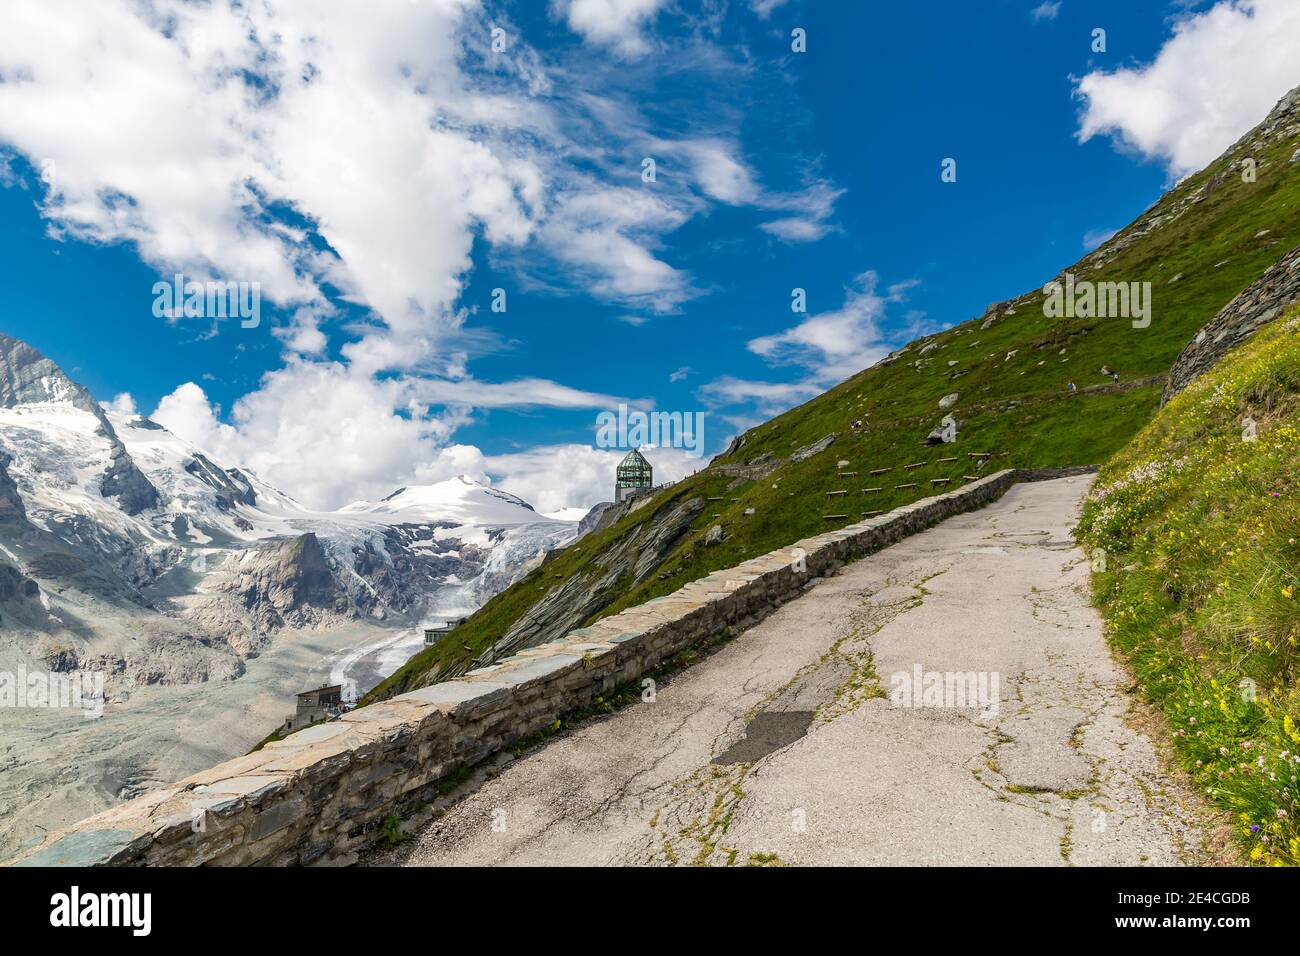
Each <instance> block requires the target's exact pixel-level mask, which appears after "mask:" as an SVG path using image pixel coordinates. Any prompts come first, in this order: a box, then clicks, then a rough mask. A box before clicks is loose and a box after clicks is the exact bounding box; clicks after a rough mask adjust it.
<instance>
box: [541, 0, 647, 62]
mask: <svg viewBox="0 0 1300 956" xmlns="http://www.w3.org/2000/svg"><path fill="white" fill-rule="evenodd" d="M666 3H667V0H554V7H555V9H557V10H558V11H560V12H561V13H562V15H563V16H564V17H565V19H566V20H567V22H568V24H569V28H570V29H571V30H573V31H574V32H575V33H579V34H581V35H582V37H583V39H585V40H586V41H587V42H589V43H597V44H601V45H604V46H609V47H613V48H614V49H616V50H617V51H619V52H620V53H622V54H624V55H625V56H637V55H640V54H642V53H645V52H646V51H647V50H648V49H649V48H650V45H649V43H648V42H647V41H646V39H645V37H644V36H643V34H642V30H643V28H644V27H645V26H646V25H647V24H648V23H649V22H650V21H651V20H652V19H654V17H655V16H656V15H657V14H658V13H659V11H660V9H662V8H663V6H664V5H665V4H666Z"/></svg>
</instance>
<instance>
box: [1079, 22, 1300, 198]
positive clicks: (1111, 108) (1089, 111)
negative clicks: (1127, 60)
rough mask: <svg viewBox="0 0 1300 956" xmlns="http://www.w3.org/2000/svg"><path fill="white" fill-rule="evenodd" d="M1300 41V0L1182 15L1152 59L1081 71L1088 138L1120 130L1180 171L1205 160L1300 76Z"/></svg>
mask: <svg viewBox="0 0 1300 956" xmlns="http://www.w3.org/2000/svg"><path fill="white" fill-rule="evenodd" d="M1297 50H1300V4H1297V3H1296V2H1295V0H1225V2H1221V3H1218V4H1216V5H1215V6H1214V7H1212V8H1211V9H1209V10H1206V11H1204V12H1201V13H1197V14H1193V15H1190V16H1187V17H1185V18H1183V19H1181V20H1180V21H1178V23H1177V24H1176V25H1175V28H1174V35H1173V37H1171V38H1170V39H1169V40H1168V41H1167V42H1166V43H1165V45H1164V46H1163V47H1162V48H1161V50H1160V52H1159V53H1158V54H1157V55H1156V58H1155V60H1154V61H1152V62H1151V63H1149V64H1147V65H1146V66H1143V67H1136V68H1125V69H1119V70H1115V71H1112V72H1104V71H1100V70H1098V71H1094V72H1092V73H1089V74H1087V75H1086V76H1084V77H1083V78H1082V79H1081V80H1079V81H1078V87H1077V93H1078V95H1079V96H1080V97H1081V98H1082V99H1083V100H1084V111H1083V115H1082V118H1081V120H1080V126H1079V133H1078V135H1079V139H1080V140H1081V141H1084V142H1086V141H1087V140H1089V139H1091V138H1092V137H1094V136H1099V135H1112V136H1114V137H1116V139H1118V140H1119V141H1120V142H1121V143H1123V144H1124V145H1125V146H1128V147H1130V148H1132V149H1134V150H1136V151H1138V152H1139V153H1141V154H1142V155H1144V156H1147V157H1150V158H1156V159H1159V160H1161V161H1162V162H1164V163H1165V164H1166V165H1167V166H1168V168H1169V170H1170V172H1171V173H1173V174H1174V175H1175V176H1182V175H1185V174H1187V173H1189V172H1193V171H1195V170H1198V169H1201V168H1202V167H1204V166H1206V165H1207V164H1209V163H1210V162H1212V161H1213V160H1214V159H1216V158H1217V157H1218V156H1219V155H1220V154H1221V153H1222V152H1223V151H1224V150H1225V149H1227V148H1228V147H1229V146H1231V145H1232V144H1233V143H1234V142H1236V140H1237V139H1239V138H1240V137H1241V136H1242V134H1244V133H1246V132H1247V131H1249V130H1250V129H1251V128H1253V127H1254V126H1255V125H1256V124H1258V123H1259V122H1260V120H1262V119H1263V118H1264V117H1265V116H1266V115H1267V114H1268V112H1269V110H1270V109H1271V108H1272V107H1273V106H1274V104H1276V102H1277V101H1278V100H1279V99H1281V98H1282V96H1284V95H1285V94H1286V93H1287V92H1288V91H1289V90H1291V89H1293V88H1294V87H1295V86H1296V85H1297V84H1300V59H1298V58H1297V57H1296V51H1297Z"/></svg>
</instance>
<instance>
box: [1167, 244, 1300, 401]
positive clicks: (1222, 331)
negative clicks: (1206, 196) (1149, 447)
mask: <svg viewBox="0 0 1300 956" xmlns="http://www.w3.org/2000/svg"><path fill="white" fill-rule="evenodd" d="M1296 303H1300V246H1297V247H1296V248H1294V249H1292V250H1291V251H1290V252H1289V253H1287V254H1286V255H1285V256H1284V257H1283V258H1282V259H1280V260H1279V261H1278V262H1277V264H1276V265H1274V266H1273V268H1271V269H1269V270H1268V271H1267V272H1265V273H1264V274H1263V275H1262V276H1260V277H1259V279H1258V280H1256V281H1255V282H1254V283H1253V284H1252V285H1251V286H1250V288H1248V289H1247V290H1246V291H1245V292H1243V293H1241V295H1239V296H1237V297H1236V298H1235V299H1233V300H1232V301H1231V302H1229V303H1228V304H1227V305H1226V306H1224V307H1223V309H1222V310H1220V312H1219V314H1218V315H1216V316H1215V317H1214V318H1213V319H1211V320H1210V321H1209V322H1208V323H1207V324H1206V325H1205V327H1204V328H1202V329H1201V331H1200V332H1198V333H1196V338H1194V339H1193V340H1192V341H1191V342H1190V343H1188V345H1187V347H1186V348H1184V349H1183V351H1182V352H1181V353H1179V355H1178V359H1177V361H1175V362H1174V367H1173V370H1172V371H1171V372H1170V373H1169V384H1168V385H1167V386H1166V387H1165V391H1164V394H1163V395H1162V396H1161V403H1162V404H1163V403H1164V402H1167V401H1169V399H1171V398H1173V397H1174V396H1175V395H1177V394H1178V393H1179V392H1181V391H1182V390H1183V389H1185V388H1186V387H1187V386H1188V385H1189V384H1190V383H1191V382H1192V380H1193V379H1195V378H1196V377H1197V376H1198V375H1200V374H1201V373H1202V372H1204V371H1206V370H1207V369H1209V368H1210V367H1211V366H1212V365H1214V363H1216V362H1217V361H1219V359H1221V358H1223V356H1224V355H1226V354H1227V353H1228V352H1230V351H1231V350H1232V349H1234V348H1236V347H1237V346H1238V345H1240V344H1241V343H1242V342H1244V341H1246V339H1248V338H1250V337H1251V336H1252V335H1254V334H1255V333H1256V332H1257V331H1258V330H1259V329H1260V328H1261V327H1262V326H1265V325H1267V324H1268V323H1269V322H1272V321H1273V320H1274V319H1278V318H1281V317H1282V316H1283V315H1284V314H1285V313H1286V312H1287V310H1288V309H1290V308H1291V307H1292V306H1294V305H1296Z"/></svg>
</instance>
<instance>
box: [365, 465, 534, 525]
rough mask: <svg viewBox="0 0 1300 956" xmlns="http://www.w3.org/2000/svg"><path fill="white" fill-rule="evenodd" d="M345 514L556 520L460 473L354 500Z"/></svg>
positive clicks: (483, 521)
mask: <svg viewBox="0 0 1300 956" xmlns="http://www.w3.org/2000/svg"><path fill="white" fill-rule="evenodd" d="M340 513H341V514H357V515H359V514H371V515H387V516H390V517H391V518H393V519H394V520H396V521H413V522H419V521H428V520H430V519H435V518H436V519H438V520H443V521H450V522H455V523H458V524H473V525H480V526H491V527H510V526H512V525H518V524H536V523H545V522H548V521H552V520H553V519H550V518H546V517H544V516H542V515H539V514H538V513H537V512H536V511H534V510H533V506H532V505H530V504H529V503H528V502H526V501H524V500H523V499H522V498H519V497H516V496H515V495H512V494H510V493H509V492H505V491H502V490H500V489H499V488H493V487H492V486H491V485H488V484H484V483H483V482H481V481H478V480H476V479H474V478H471V477H470V476H469V475H457V476H456V477H455V478H448V479H447V480H445V481H439V482H437V483H435V484H432V485H410V486H408V487H405V488H398V489H397V490H396V491H394V492H392V493H391V494H389V495H388V496H387V497H385V498H382V499H380V500H379V501H354V502H353V503H352V504H350V505H347V506H346V507H344V508H342V509H340Z"/></svg>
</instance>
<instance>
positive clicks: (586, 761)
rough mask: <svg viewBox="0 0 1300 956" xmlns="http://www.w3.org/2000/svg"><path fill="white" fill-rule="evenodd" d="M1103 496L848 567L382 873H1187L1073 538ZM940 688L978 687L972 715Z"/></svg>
mask: <svg viewBox="0 0 1300 956" xmlns="http://www.w3.org/2000/svg"><path fill="white" fill-rule="evenodd" d="M1088 482H1089V479H1087V478H1068V479H1061V480H1058V481H1051V482H1040V483H1036V484H1021V485H1018V486H1016V487H1015V488H1013V489H1012V490H1011V491H1010V492H1008V494H1007V495H1006V496H1005V497H1004V498H1003V499H1002V500H1001V501H1000V502H998V503H996V504H994V505H991V506H990V507H988V508H985V509H984V510H982V511H978V512H974V513H971V514H967V515H963V516H960V517H957V518H954V519H951V520H949V521H947V522H946V523H944V524H943V525H941V526H940V527H938V528H935V529H932V530H930V531H928V532H925V533H924V534H920V535H916V536H915V537H912V538H909V539H908V540H906V541H904V542H902V543H900V544H898V545H895V546H894V547H892V548H889V549H887V550H886V551H883V552H880V553H879V554H876V555H873V556H871V557H869V558H866V559H864V560H862V561H859V562H857V563H856V564H853V565H851V566H849V567H848V568H845V569H844V570H843V571H842V572H841V573H840V574H838V575H836V576H834V577H832V578H830V579H828V580H826V581H823V582H821V583H820V584H819V585H817V586H816V587H815V588H813V589H812V590H810V591H809V592H808V593H807V594H806V595H805V596H804V597H802V598H800V599H799V600H797V601H794V602H791V603H790V604H787V605H785V606H784V607H783V608H781V609H780V610H779V611H777V612H776V613H775V614H773V615H772V616H771V617H769V618H768V619H767V620H766V621H764V622H763V623H762V624H760V625H758V626H756V627H754V628H752V629H750V630H749V631H747V632H745V633H744V634H742V635H740V636H739V637H738V638H737V639H735V640H733V641H732V642H730V643H728V644H727V645H726V646H724V647H723V648H722V649H721V650H719V651H718V652H717V653H715V654H713V655H711V656H710V657H708V658H707V659H706V660H704V661H702V662H701V663H698V664H696V665H695V666H693V667H691V668H689V669H688V670H686V671H684V672H682V673H681V674H679V675H678V676H676V677H675V678H673V679H672V680H671V681H670V682H668V683H666V684H665V685H664V686H662V687H660V688H658V689H657V692H656V694H655V695H654V699H653V701H650V702H644V703H641V704H637V705H634V706H632V707H629V708H627V709H626V710H623V711H620V712H619V713H617V714H615V715H613V716H611V717H608V718H606V719H603V720H599V721H594V722H591V723H588V724H586V725H584V726H582V727H580V728H579V729H577V730H576V731H575V732H573V733H571V734H569V735H567V736H564V737H561V738H559V739H556V740H554V741H552V742H550V743H549V744H547V745H545V746H543V747H541V748H539V749H537V750H535V751H533V752H531V753H529V754H526V755H524V756H523V757H521V758H519V759H516V760H512V761H509V762H507V763H506V764H505V765H504V766H503V767H501V768H500V769H499V772H497V773H495V774H494V775H492V776H491V777H490V778H489V779H486V780H483V781H482V782H481V785H480V786H478V787H477V789H475V790H474V791H473V792H472V793H469V794H468V795H467V796H466V797H465V798H464V799H463V800H461V801H460V802H458V803H456V804H455V805H454V806H453V807H452V808H451V809H450V810H449V811H448V812H447V813H446V814H445V815H443V816H442V817H441V818H439V819H437V820H435V821H434V822H433V823H431V824H429V825H428V826H427V827H426V828H425V829H424V830H423V831H421V832H420V833H419V834H418V835H417V837H416V838H415V839H414V840H412V841H410V842H408V843H406V844H403V845H401V846H400V847H399V848H397V849H396V850H394V851H392V852H390V853H389V854H387V855H385V856H383V857H380V858H376V859H374V860H372V861H370V862H372V863H375V864H381V865H384V864H386V865H391V864H400V865H406V866H445V865H455V864H528V865H575V864H671V863H679V864H689V863H703V864H713V865H723V864H728V863H735V864H746V863H751V864H757V863H778V862H779V863H782V864H787V865H808V864H948V865H988V864H992V865H1036V866H1037V865H1063V864H1076V865H1095V864H1121V865H1141V864H1179V863H1183V862H1191V861H1192V860H1193V859H1194V858H1196V857H1197V856H1198V855H1199V853H1200V846H1201V843H1202V839H1203V837H1202V834H1201V832H1200V830H1199V829H1198V828H1197V827H1196V826H1195V825H1193V824H1192V823H1190V822H1188V820H1189V814H1188V813H1187V812H1186V811H1185V809H1184V802H1183V797H1182V794H1181V793H1179V792H1177V791H1176V789H1175V787H1174V786H1173V785H1172V784H1170V783H1169V781H1168V778H1167V777H1166V776H1165V775H1164V774H1162V773H1161V772H1160V769H1159V766H1158V763H1157V759H1156V754H1155V751H1154V748H1153V746H1152V744H1151V741H1150V739H1149V738H1148V737H1147V736H1145V734H1144V733H1143V732H1142V731H1141V730H1140V729H1139V728H1138V727H1137V726H1136V725H1137V723H1138V722H1137V721H1134V720H1131V719H1127V718H1129V717H1130V716H1131V715H1130V702H1129V700H1128V698H1127V695H1126V691H1125V689H1124V688H1125V684H1126V681H1125V676H1124V674H1123V671H1122V670H1121V669H1120V668H1119V667H1118V666H1117V665H1116V664H1115V663H1114V662H1113V660H1112V659H1111V656H1110V653H1109V650H1108V649H1107V646H1106V643H1105V640H1104V637H1103V634H1102V625H1101V621H1100V620H1099V618H1098V616H1097V614H1096V612H1095V611H1094V610H1093V609H1092V608H1091V606H1090V605H1089V603H1088V595H1087V566H1086V563H1085V561H1084V556H1083V554H1082V553H1081V552H1080V551H1079V550H1078V549H1077V548H1076V547H1075V546H1074V544H1073V542H1072V540H1071V538H1070V528H1071V526H1072V525H1073V524H1074V522H1075V521H1076V520H1077V515H1078V509H1079V505H1080V500H1081V498H1082V496H1083V494H1084V493H1085V492H1086V490H1087V487H1088ZM918 672H919V673H920V676H921V679H920V682H919V687H920V689H919V691H918V693H917V694H916V695H914V699H913V700H912V701H911V702H910V703H911V706H907V704H908V701H907V700H906V699H905V697H904V693H903V691H904V690H905V689H906V684H910V683H915V680H914V678H915V676H916V675H917V673H918ZM932 674H937V675H939V676H938V677H937V678H936V677H931V676H929V675H932ZM945 674H951V675H957V674H961V675H967V674H969V675H973V676H972V677H971V678H969V679H968V681H969V682H967V680H963V681H961V682H960V683H961V689H963V690H964V689H969V690H970V691H971V692H970V693H969V694H967V695H966V698H965V699H962V696H961V695H960V694H959V693H958V682H957V681H955V680H952V679H950V680H949V681H948V684H947V692H946V693H945V688H944V685H943V675H945ZM904 676H906V678H907V682H906V684H905V682H904V680H903V677H904ZM927 687H929V688H930V689H929V691H928V692H927V691H926V688H927ZM981 688H983V689H984V690H985V691H986V693H984V694H981V693H980V690H981ZM891 691H893V696H892V698H891V696H890V694H891Z"/></svg>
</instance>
